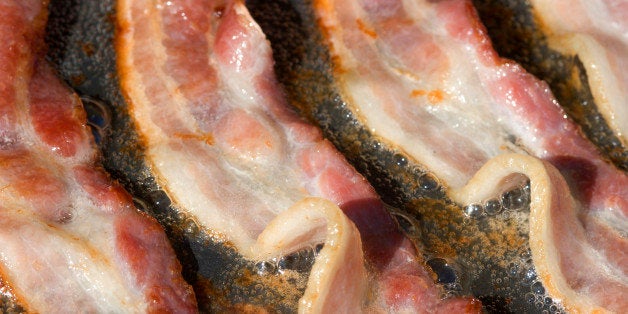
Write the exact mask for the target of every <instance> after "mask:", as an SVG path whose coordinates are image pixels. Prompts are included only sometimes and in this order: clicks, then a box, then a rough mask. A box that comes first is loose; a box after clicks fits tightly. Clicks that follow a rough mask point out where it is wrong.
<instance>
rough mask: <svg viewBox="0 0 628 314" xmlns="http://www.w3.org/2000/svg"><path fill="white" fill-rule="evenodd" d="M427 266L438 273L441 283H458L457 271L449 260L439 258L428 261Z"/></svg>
mask: <svg viewBox="0 0 628 314" xmlns="http://www.w3.org/2000/svg"><path fill="white" fill-rule="evenodd" d="M427 265H428V266H429V267H430V268H431V269H432V271H434V273H436V276H437V277H438V282H439V283H444V284H453V283H455V282H456V279H457V277H458V276H456V271H455V270H454V268H453V267H452V265H450V264H449V263H448V262H447V260H445V259H443V258H438V257H437V258H433V259H431V260H429V261H427Z"/></svg>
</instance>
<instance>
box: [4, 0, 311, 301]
mask: <svg viewBox="0 0 628 314" xmlns="http://www.w3.org/2000/svg"><path fill="white" fill-rule="evenodd" d="M49 9H50V15H49V23H48V27H47V34H46V41H47V43H48V46H49V48H48V55H47V56H48V59H49V61H50V62H51V63H52V64H53V65H54V66H55V67H56V68H57V70H58V71H59V72H60V74H61V76H62V77H63V78H64V79H65V80H66V82H67V83H68V84H69V85H70V86H71V87H73V88H74V89H75V90H76V91H77V92H78V93H79V94H80V95H82V96H88V97H90V98H93V99H96V100H101V101H103V102H104V103H105V104H107V105H109V106H110V109H111V112H112V117H111V118H112V121H111V125H110V127H109V128H108V129H107V130H108V133H107V135H106V137H105V138H103V139H102V142H101V143H100V148H101V150H102V152H103V158H102V164H103V166H104V168H105V169H106V170H107V171H108V172H109V173H110V174H111V176H112V177H113V178H114V179H116V180H118V181H119V182H120V183H121V184H122V185H123V186H124V187H125V188H126V189H127V190H128V191H129V192H130V193H131V194H132V195H133V196H134V197H135V198H136V199H137V201H136V204H137V205H139V206H138V208H140V209H141V210H143V211H145V212H147V213H148V214H150V215H151V216H153V217H155V218H156V219H157V221H158V222H159V223H160V224H161V225H162V226H163V227H164V229H165V231H166V234H167V236H168V238H169V239H170V241H171V243H172V246H173V248H174V249H175V252H176V255H177V257H178V259H179V261H180V262H181V264H182V267H183V269H182V273H183V277H184V279H185V280H186V281H188V282H189V283H190V284H192V286H193V287H194V290H195V293H196V297H197V301H198V304H199V310H200V311H201V312H204V313H207V312H225V311H227V312H229V311H232V312H233V311H236V312H237V311H239V309H249V310H251V309H255V307H259V308H263V309H265V310H269V311H272V312H279V313H288V312H294V311H295V309H296V305H297V300H298V298H296V299H285V297H284V296H283V295H282V294H281V292H280V290H278V289H277V288H271V287H265V286H261V285H259V284H258V281H256V279H255V278H256V277H255V274H253V273H252V270H253V267H254V265H253V263H252V262H250V261H246V260H245V259H243V258H242V256H241V255H239V254H238V253H237V252H236V251H235V250H234V249H233V248H231V247H230V246H228V245H225V244H221V243H219V242H216V241H212V240H211V237H209V236H208V235H207V234H206V233H205V232H204V231H203V230H200V229H199V227H198V226H197V225H196V223H195V222H194V221H193V219H190V218H188V217H186V216H185V215H183V214H180V213H178V211H177V209H176V206H175V205H173V204H171V201H170V199H169V198H168V196H167V195H166V194H165V193H164V192H163V190H161V188H160V186H159V184H158V183H157V182H155V178H154V177H153V176H152V174H151V172H150V169H149V168H148V166H147V165H146V164H145V163H144V161H143V154H144V147H142V144H141V141H140V140H139V139H138V135H137V133H136V132H135V130H134V129H133V124H132V122H131V119H130V116H129V114H128V112H127V104H126V102H125V100H124V97H123V96H122V94H121V92H120V89H119V82H118V77H117V75H116V58H115V49H114V39H113V37H114V32H115V0H106V1H78V0H53V1H51V3H50V6H49ZM287 284H290V283H287ZM302 289H304V287H303V288H301V290H302ZM248 305H253V307H252V308H251V307H246V306H248ZM8 306H10V303H8V302H4V300H0V310H2V312H11V311H12V310H13V309H16V310H17V309H19V308H18V307H15V308H9V311H6V310H5V307H8Z"/></svg>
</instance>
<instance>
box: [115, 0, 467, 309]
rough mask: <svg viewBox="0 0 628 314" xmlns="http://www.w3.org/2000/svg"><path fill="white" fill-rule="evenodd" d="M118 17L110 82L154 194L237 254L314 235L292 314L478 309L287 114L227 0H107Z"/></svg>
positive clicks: (257, 38)
mask: <svg viewBox="0 0 628 314" xmlns="http://www.w3.org/2000/svg"><path fill="white" fill-rule="evenodd" d="M118 18H119V19H118V23H119V26H120V27H119V29H120V32H119V33H118V42H117V45H118V46H117V52H118V68H119V73H120V75H121V85H122V89H123V91H124V93H125V94H126V96H127V99H128V102H129V103H130V106H131V115H132V117H133V118H134V120H135V123H136V125H137V128H138V130H139V132H140V133H141V134H142V136H143V139H144V140H145V146H146V148H147V151H146V156H147V159H148V163H149V164H150V165H151V168H152V171H153V172H154V173H155V175H156V177H157V178H158V180H159V182H161V184H162V185H163V186H164V187H165V190H166V191H167V192H168V195H169V196H170V197H171V198H172V199H173V200H174V201H176V203H177V204H178V205H179V206H180V207H181V208H182V209H183V210H185V211H186V212H188V213H190V214H192V215H193V216H195V217H196V218H197V219H198V221H200V222H201V224H202V225H203V226H204V227H205V228H207V229H209V230H211V231H212V232H214V233H218V234H221V235H222V236H223V237H224V239H225V240H226V241H229V242H230V243H232V244H233V245H234V246H235V248H237V250H238V252H239V253H240V254H242V255H243V256H245V257H247V258H249V259H253V260H260V259H261V260H265V259H270V258H273V257H280V256H281V255H284V254H288V253H291V252H294V251H296V250H299V249H302V248H304V247H307V246H311V245H313V244H316V243H319V242H320V243H324V247H323V249H322V251H321V254H319V255H318V256H317V258H316V260H315V263H314V266H313V270H312V272H311V274H310V279H309V282H308V287H307V289H306V292H305V295H304V296H303V297H302V299H301V301H300V305H299V308H300V310H302V311H307V312H310V311H318V310H322V311H323V312H326V311H329V310H330V309H333V310H334V311H347V312H353V311H356V310H359V309H361V308H364V307H369V308H373V309H384V310H395V311H396V310H399V311H401V310H404V309H409V310H412V311H433V310H435V309H438V308H439V307H440V308H441V309H443V308H447V307H449V308H450V309H456V311H462V310H464V311H478V310H479V302H477V301H476V300H472V299H462V298H459V299H451V300H440V299H439V297H438V296H439V290H438V289H437V287H436V286H435V285H434V283H433V279H432V278H431V276H430V274H429V273H428V272H427V271H426V270H424V269H423V267H422V266H421V265H420V263H419V259H418V258H417V256H416V251H415V249H414V247H413V245H412V244H411V243H410V241H409V240H408V239H407V238H405V237H403V236H402V235H401V234H400V232H399V231H398V230H397V226H396V225H395V223H394V222H393V220H392V218H391V217H390V216H389V215H388V214H387V213H386V212H385V211H384V207H383V203H382V202H381V201H380V199H379V198H378V196H377V195H376V194H375V193H374V191H373V189H372V188H371V186H370V185H369V184H368V183H367V182H366V181H365V179H364V178H363V177H361V176H360V175H359V174H357V173H356V171H355V170H354V169H353V168H352V167H351V166H350V165H349V164H348V163H347V162H346V161H345V159H344V158H343V157H342V156H341V155H340V154H339V153H338V152H337V151H336V150H335V149H334V148H333V146H332V145H331V144H330V143H329V142H328V141H326V140H324V139H323V138H322V135H321V132H320V131H319V130H317V129H316V128H315V127H313V126H311V125H309V124H307V123H305V122H304V121H303V120H302V119H300V118H299V117H297V115H296V114H295V113H294V112H292V111H291V110H290V109H289V108H288V104H287V103H286V101H285V98H284V96H283V94H282V92H281V90H280V88H279V86H278V84H277V82H276V80H275V77H274V73H273V61H272V54H271V50H270V46H269V44H268V42H267V41H266V38H265V36H264V34H263V33H262V32H261V30H260V28H259V27H258V25H257V24H256V23H255V22H254V21H253V20H252V18H251V17H250V15H249V13H248V11H247V10H246V8H245V7H244V5H243V3H242V2H241V1H201V0H196V1H157V2H156V3H153V2H148V1H130V0H128V1H119V2H118ZM312 197H314V198H312ZM323 199H328V200H329V201H331V203H330V202H329V201H325V200H323ZM338 206H339V207H340V208H341V209H342V212H341V211H340V210H339V209H338ZM356 227H357V230H359V233H358V232H357V231H356V229H355V228H356ZM362 255H364V256H362ZM367 274H368V276H367Z"/></svg>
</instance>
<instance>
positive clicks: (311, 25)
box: [247, 0, 560, 313]
mask: <svg viewBox="0 0 628 314" xmlns="http://www.w3.org/2000/svg"><path fill="white" fill-rule="evenodd" d="M247 6H248V7H249V10H250V11H251V14H252V15H253V17H254V18H255V20H256V21H257V22H258V23H259V24H260V26H261V27H262V29H263V31H264V32H265V33H266V35H267V37H268V39H269V41H270V42H271V45H272V48H273V56H274V59H275V62H276V64H275V71H276V73H277V76H278V79H279V81H280V83H281V84H282V86H283V87H284V89H285V92H286V94H287V96H288V99H289V101H290V103H291V104H292V105H293V106H294V107H295V109H296V110H297V111H299V113H300V114H301V115H303V116H304V117H306V118H307V119H309V120H310V121H311V122H313V123H314V124H316V125H318V126H320V127H321V129H322V130H323V133H324V135H325V137H326V138H328V139H329V140H330V141H331V142H332V143H333V144H334V145H335V146H336V147H337V148H338V149H339V150H340V151H341V152H342V153H343V154H344V155H345V156H346V157H347V159H348V160H349V161H350V163H351V164H353V166H354V167H355V168H356V169H357V170H358V171H359V172H360V173H362V174H363V175H364V176H365V177H366V178H367V179H368V180H369V181H370V182H371V184H372V185H373V186H374V187H375V189H376V190H377V192H378V193H379V194H380V195H381V196H382V199H383V200H384V201H385V202H386V203H388V204H390V205H392V206H394V207H396V208H399V210H401V211H402V212H404V213H405V214H407V215H409V216H411V217H413V219H415V220H416V221H418V225H419V227H420V229H421V237H420V242H421V243H418V246H420V247H422V248H424V249H425V255H424V256H423V257H424V258H425V260H428V259H429V258H430V257H432V256H443V254H445V255H447V254H449V255H447V256H448V257H450V259H448V260H450V261H453V263H454V264H456V265H457V266H458V267H459V268H461V269H471V268H474V267H475V269H474V276H475V277H473V278H462V280H461V284H462V291H457V292H455V293H462V294H467V293H469V292H470V293H472V294H473V295H475V296H477V297H479V298H480V299H481V300H482V301H484V302H485V303H484V309H485V310H486V311H488V312H494V313H504V312H505V313H508V312H541V311H542V310H544V309H549V308H550V306H552V305H554V306H555V307H558V308H560V306H556V305H555V303H554V302H553V301H552V302H549V303H547V304H544V305H543V307H541V308H537V307H535V305H534V304H532V303H529V302H528V300H525V298H524V295H526V292H528V291H529V290H530V285H529V283H523V282H510V283H503V284H501V285H500V284H496V283H495V282H496V281H495V277H499V276H508V274H509V273H510V274H512V272H513V271H514V272H517V273H519V274H520V273H522V272H526V271H528V272H529V271H530V269H532V272H533V266H531V260H530V259H529V258H525V256H529V246H528V243H527V234H518V235H515V237H516V238H518V239H524V240H523V241H525V243H524V244H522V245H519V246H517V247H513V248H511V250H510V251H508V252H506V253H505V255H506V256H504V258H506V259H508V260H526V263H523V264H521V263H511V264H510V265H508V266H507V267H504V266H503V265H500V264H499V263H498V262H496V261H495V260H493V259H491V258H489V257H487V256H484V255H482V254H481V253H477V252H479V251H481V250H482V246H490V245H494V243H491V241H490V240H487V238H488V237H487V236H484V235H480V236H478V237H477V238H473V237H472V236H471V237H469V238H466V239H464V237H465V236H464V235H465V234H467V235H468V234H472V233H475V234H476V235H477V234H478V233H486V234H488V233H490V232H499V230H494V229H492V226H491V223H490V221H489V220H488V219H482V220H477V221H474V220H469V219H468V218H467V217H465V216H464V215H463V214H462V211H461V209H460V207H458V206H457V205H455V204H453V202H452V201H451V200H449V199H448V198H447V197H446V194H445V189H444V187H442V186H440V185H439V184H436V185H433V183H434V182H437V181H432V180H433V179H431V178H433V177H431V175H430V174H429V173H427V172H426V171H425V170H424V168H423V167H421V166H420V165H418V164H416V163H414V162H413V161H412V159H411V158H409V157H407V156H406V155H405V154H404V153H403V152H402V151H398V150H396V149H395V148H393V147H390V146H388V145H386V144H385V143H382V142H381V141H380V140H379V139H378V138H376V137H374V136H373V135H372V134H371V133H370V132H369V131H368V130H367V129H366V128H364V126H362V125H361V124H360V122H359V121H358V120H357V119H356V118H355V116H354V115H353V114H352V112H351V108H350V107H349V106H348V105H347V104H346V103H345V102H344V101H343V99H342V96H341V95H340V94H339V92H338V90H337V89H336V88H335V87H334V85H335V84H334V77H333V69H332V66H331V62H330V55H329V51H328V50H327V48H326V47H325V45H324V44H323V42H324V41H323V39H322V38H323V36H322V34H321V33H320V30H319V29H318V28H317V26H316V19H315V17H314V13H313V10H312V3H311V1H309V0H305V1H303V0H275V1H267V0H266V1H265V0H248V1H247ZM426 178H427V179H428V180H427V181H422V180H425V179H426ZM430 181H431V182H430ZM423 184H427V186H429V188H428V189H425V188H424V187H422V185H423ZM461 240H464V241H461ZM485 250H490V248H485ZM478 265H480V266H479V268H477V266H478Z"/></svg>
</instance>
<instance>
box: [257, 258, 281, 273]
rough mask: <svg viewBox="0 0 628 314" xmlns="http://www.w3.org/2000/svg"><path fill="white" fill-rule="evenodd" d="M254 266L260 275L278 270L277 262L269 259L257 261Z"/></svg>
mask: <svg viewBox="0 0 628 314" xmlns="http://www.w3.org/2000/svg"><path fill="white" fill-rule="evenodd" d="M253 268H254V269H255V273H256V274H258V275H260V276H265V275H270V274H274V273H275V272H276V271H277V268H276V267H275V264H273V263H271V262H269V261H261V262H257V263H256V264H255V266H253Z"/></svg>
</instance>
